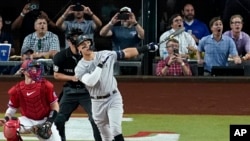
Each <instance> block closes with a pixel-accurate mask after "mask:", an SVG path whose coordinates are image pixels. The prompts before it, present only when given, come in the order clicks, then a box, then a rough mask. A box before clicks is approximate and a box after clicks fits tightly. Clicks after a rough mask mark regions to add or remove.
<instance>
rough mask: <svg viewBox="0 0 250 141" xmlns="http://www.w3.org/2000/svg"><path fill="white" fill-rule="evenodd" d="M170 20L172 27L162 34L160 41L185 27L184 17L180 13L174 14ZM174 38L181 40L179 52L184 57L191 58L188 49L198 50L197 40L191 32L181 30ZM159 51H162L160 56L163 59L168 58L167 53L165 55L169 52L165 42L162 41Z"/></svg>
mask: <svg viewBox="0 0 250 141" xmlns="http://www.w3.org/2000/svg"><path fill="white" fill-rule="evenodd" d="M169 22H170V24H171V28H172V29H170V30H168V31H166V32H164V33H163V34H162V35H161V36H160V39H159V42H162V41H164V40H165V39H166V38H167V37H169V36H170V35H171V34H172V33H174V32H175V31H177V30H179V29H181V28H183V19H182V17H181V15H180V14H174V15H173V16H172V17H171V18H170V19H169ZM173 38H175V39H177V40H178V42H179V53H180V55H181V57H182V58H189V54H188V53H189V52H188V51H192V52H196V50H197V46H196V43H195V40H194V39H193V37H192V36H191V35H190V34H189V33H187V32H185V31H184V32H181V33H180V34H178V35H176V36H174V37H173ZM159 53H160V57H161V58H162V59H165V58H166V56H167V55H165V54H164V53H167V50H166V45H165V44H164V43H162V44H161V45H160V49H159Z"/></svg>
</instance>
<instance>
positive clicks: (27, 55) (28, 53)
mask: <svg viewBox="0 0 250 141" xmlns="http://www.w3.org/2000/svg"><path fill="white" fill-rule="evenodd" d="M33 53H34V51H33V50H32V49H30V48H23V49H22V50H21V63H20V64H18V65H16V66H14V67H12V68H11V71H10V75H21V74H22V69H21V65H22V63H23V62H24V61H25V60H33Z"/></svg>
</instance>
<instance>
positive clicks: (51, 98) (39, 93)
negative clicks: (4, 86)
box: [8, 79, 57, 120]
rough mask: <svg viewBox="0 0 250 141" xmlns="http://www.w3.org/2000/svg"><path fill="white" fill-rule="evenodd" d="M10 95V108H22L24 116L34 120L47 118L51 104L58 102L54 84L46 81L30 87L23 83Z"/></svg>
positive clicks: (17, 85) (14, 88) (13, 89)
mask: <svg viewBox="0 0 250 141" xmlns="http://www.w3.org/2000/svg"><path fill="white" fill-rule="evenodd" d="M8 93H9V95H10V100H9V104H8V106H10V107H12V108H20V111H21V114H22V115H23V116H26V117H28V118H31V119H34V120H41V119H43V118H44V117H47V116H48V115H49V113H50V111H51V109H50V104H51V103H53V102H56V101H57V96H56V94H55V91H54V86H53V84H52V83H50V82H49V81H47V80H45V79H44V80H42V81H41V82H35V83H33V84H28V85H27V84H25V83H24V81H21V82H19V83H18V84H16V85H15V86H13V87H12V88H11V89H10V90H9V91H8Z"/></svg>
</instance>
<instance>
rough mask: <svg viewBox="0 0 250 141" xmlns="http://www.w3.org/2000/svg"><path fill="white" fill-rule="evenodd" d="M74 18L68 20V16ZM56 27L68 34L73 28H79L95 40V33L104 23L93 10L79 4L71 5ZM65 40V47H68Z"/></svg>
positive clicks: (58, 20)
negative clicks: (87, 17) (86, 17)
mask: <svg viewBox="0 0 250 141" xmlns="http://www.w3.org/2000/svg"><path fill="white" fill-rule="evenodd" d="M72 14H73V16H74V19H73V20H66V19H67V17H68V16H70V15H72ZM85 15H87V16H89V17H90V18H91V20H87V19H85ZM56 26H57V27H59V28H60V29H62V30H63V31H64V33H65V34H67V33H68V32H69V31H71V30H72V29H73V28H78V29H81V30H82V31H83V34H88V35H90V36H91V38H92V39H94V32H95V30H96V29H97V28H98V27H101V26H102V21H101V20H100V19H99V18H98V17H97V16H96V15H95V14H94V12H92V10H91V9H90V8H89V7H87V6H85V5H82V4H81V3H79V2H77V3H75V4H73V5H70V6H69V7H68V8H67V9H66V11H65V12H64V13H63V15H62V16H61V17H59V19H57V21H56ZM66 41H67V40H66V39H65V47H66V48H67V47H68V43H67V42H66Z"/></svg>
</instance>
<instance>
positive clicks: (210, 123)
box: [123, 115, 250, 141]
mask: <svg viewBox="0 0 250 141" xmlns="http://www.w3.org/2000/svg"><path fill="white" fill-rule="evenodd" d="M127 116H128V117H132V118H134V122H131V123H130V122H124V123H123V132H124V134H125V135H133V134H135V133H136V132H138V131H166V132H176V133H179V134H180V140H179V141H229V125H230V124H249V123H250V116H214V115H127Z"/></svg>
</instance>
